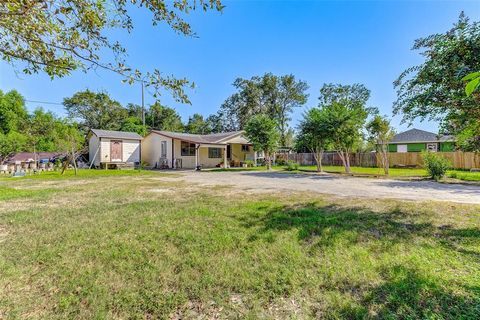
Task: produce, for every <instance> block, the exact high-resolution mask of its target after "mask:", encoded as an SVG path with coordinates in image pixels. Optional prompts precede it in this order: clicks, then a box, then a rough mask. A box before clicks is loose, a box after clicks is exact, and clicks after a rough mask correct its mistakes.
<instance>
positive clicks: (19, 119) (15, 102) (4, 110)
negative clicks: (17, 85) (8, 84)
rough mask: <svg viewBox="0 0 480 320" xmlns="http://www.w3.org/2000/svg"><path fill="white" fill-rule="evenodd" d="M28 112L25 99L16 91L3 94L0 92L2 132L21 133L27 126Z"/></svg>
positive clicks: (0, 125) (0, 127) (0, 126)
mask: <svg viewBox="0 0 480 320" xmlns="http://www.w3.org/2000/svg"><path fill="white" fill-rule="evenodd" d="M27 120H28V112H27V108H26V107H25V99H24V98H23V96H22V95H21V94H20V93H18V92H17V91H16V90H12V91H9V92H7V93H5V94H4V93H3V92H2V91H1V90H0V132H2V133H5V134H8V133H9V132H10V131H20V130H22V129H23V128H24V127H25V125H26V124H27Z"/></svg>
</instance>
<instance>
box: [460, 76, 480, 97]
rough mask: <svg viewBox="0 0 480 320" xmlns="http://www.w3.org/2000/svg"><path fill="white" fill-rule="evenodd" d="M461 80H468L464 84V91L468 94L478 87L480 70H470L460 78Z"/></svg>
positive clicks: (479, 85) (479, 84)
mask: <svg viewBox="0 0 480 320" xmlns="http://www.w3.org/2000/svg"><path fill="white" fill-rule="evenodd" d="M462 80H463V81H468V82H467V85H466V86H465V93H466V94H467V96H470V95H471V94H472V93H473V92H474V91H475V90H476V89H477V88H479V87H480V71H477V72H472V73H469V74H467V75H466V76H465V77H463V78H462Z"/></svg>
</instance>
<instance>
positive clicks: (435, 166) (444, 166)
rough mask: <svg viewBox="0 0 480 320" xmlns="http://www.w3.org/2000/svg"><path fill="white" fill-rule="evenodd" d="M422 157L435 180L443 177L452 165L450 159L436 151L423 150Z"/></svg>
mask: <svg viewBox="0 0 480 320" xmlns="http://www.w3.org/2000/svg"><path fill="white" fill-rule="evenodd" d="M422 159H423V163H424V165H425V169H427V172H428V174H429V175H430V176H431V177H432V179H435V180H439V179H442V178H443V177H444V176H445V174H446V173H447V170H448V168H450V167H451V163H450V161H448V160H447V159H445V158H444V157H442V156H439V155H438V154H436V153H435V152H429V151H423V152H422Z"/></svg>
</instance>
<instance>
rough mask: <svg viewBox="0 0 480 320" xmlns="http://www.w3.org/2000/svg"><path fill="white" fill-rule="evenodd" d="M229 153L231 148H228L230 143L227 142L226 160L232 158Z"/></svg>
mask: <svg viewBox="0 0 480 320" xmlns="http://www.w3.org/2000/svg"><path fill="white" fill-rule="evenodd" d="M231 153H232V150H231V149H230V145H229V144H227V159H228V160H231V159H232V156H231Z"/></svg>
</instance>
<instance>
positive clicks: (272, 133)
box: [245, 114, 280, 170]
mask: <svg viewBox="0 0 480 320" xmlns="http://www.w3.org/2000/svg"><path fill="white" fill-rule="evenodd" d="M245 136H246V137H247V139H248V140H249V141H250V142H251V143H252V144H253V149H254V150H255V151H263V152H264V153H265V156H266V158H267V167H268V169H269V170H270V169H271V166H272V163H271V155H272V154H273V152H275V150H276V148H277V146H278V142H279V139H280V134H279V133H278V130H277V123H276V121H275V120H273V119H271V118H270V117H268V116H267V115H264V114H259V115H256V116H254V117H252V118H251V119H250V121H248V122H247V124H246V126H245Z"/></svg>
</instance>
